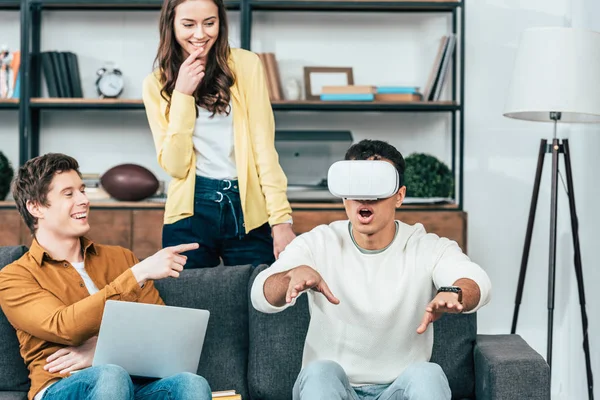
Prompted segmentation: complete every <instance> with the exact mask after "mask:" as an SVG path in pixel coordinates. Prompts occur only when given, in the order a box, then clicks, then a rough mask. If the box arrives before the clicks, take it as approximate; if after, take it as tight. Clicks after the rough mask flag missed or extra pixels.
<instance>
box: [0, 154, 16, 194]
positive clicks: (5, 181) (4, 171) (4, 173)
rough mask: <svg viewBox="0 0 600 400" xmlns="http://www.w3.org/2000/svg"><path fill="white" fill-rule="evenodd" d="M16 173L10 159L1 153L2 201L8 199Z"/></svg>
mask: <svg viewBox="0 0 600 400" xmlns="http://www.w3.org/2000/svg"><path fill="white" fill-rule="evenodd" d="M13 176H14V172H13V169H12V166H11V165H10V161H8V158H6V156H5V155H4V154H3V153H2V152H1V151H0V201H3V200H4V199H6V196H7V195H8V192H10V184H11V182H12V179H13Z"/></svg>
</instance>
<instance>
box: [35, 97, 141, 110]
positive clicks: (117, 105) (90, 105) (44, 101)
mask: <svg viewBox="0 0 600 400" xmlns="http://www.w3.org/2000/svg"><path fill="white" fill-rule="evenodd" d="M31 107H32V108H39V109H44V110H61V109H70V110H110V109H113V110H143V109H144V104H143V103H142V100H139V99H78V98H51V97H49V98H33V99H31Z"/></svg>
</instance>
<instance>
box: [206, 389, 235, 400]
mask: <svg viewBox="0 0 600 400" xmlns="http://www.w3.org/2000/svg"><path fill="white" fill-rule="evenodd" d="M212 398H213V399H218V400H242V395H241V394H236V393H235V390H221V391H218V392H212Z"/></svg>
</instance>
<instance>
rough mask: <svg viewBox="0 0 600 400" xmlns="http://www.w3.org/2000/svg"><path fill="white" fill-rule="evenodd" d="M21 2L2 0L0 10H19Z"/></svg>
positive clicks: (0, 0)
mask: <svg viewBox="0 0 600 400" xmlns="http://www.w3.org/2000/svg"><path fill="white" fill-rule="evenodd" d="M20 8H21V2H20V1H18V0H0V10H19V9H20Z"/></svg>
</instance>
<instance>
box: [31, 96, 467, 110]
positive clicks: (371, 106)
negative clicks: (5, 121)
mask: <svg viewBox="0 0 600 400" xmlns="http://www.w3.org/2000/svg"><path fill="white" fill-rule="evenodd" d="M31 107H32V108H37V109H43V110H61V109H62V110H65V109H70V110H110V109H113V110H143V109H144V104H143V103H142V100H138V99H73V98H34V99H31ZM272 107H273V110H274V111H355V112H360V111H375V112H380V111H396V112H448V111H457V110H460V106H459V105H458V104H456V103H454V102H451V101H436V102H407V103H392V102H382V101H380V102H377V101H375V102H372V101H369V102H364V101H363V102H348V101H345V102H341V101H335V102H334V101H273V102H272Z"/></svg>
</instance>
